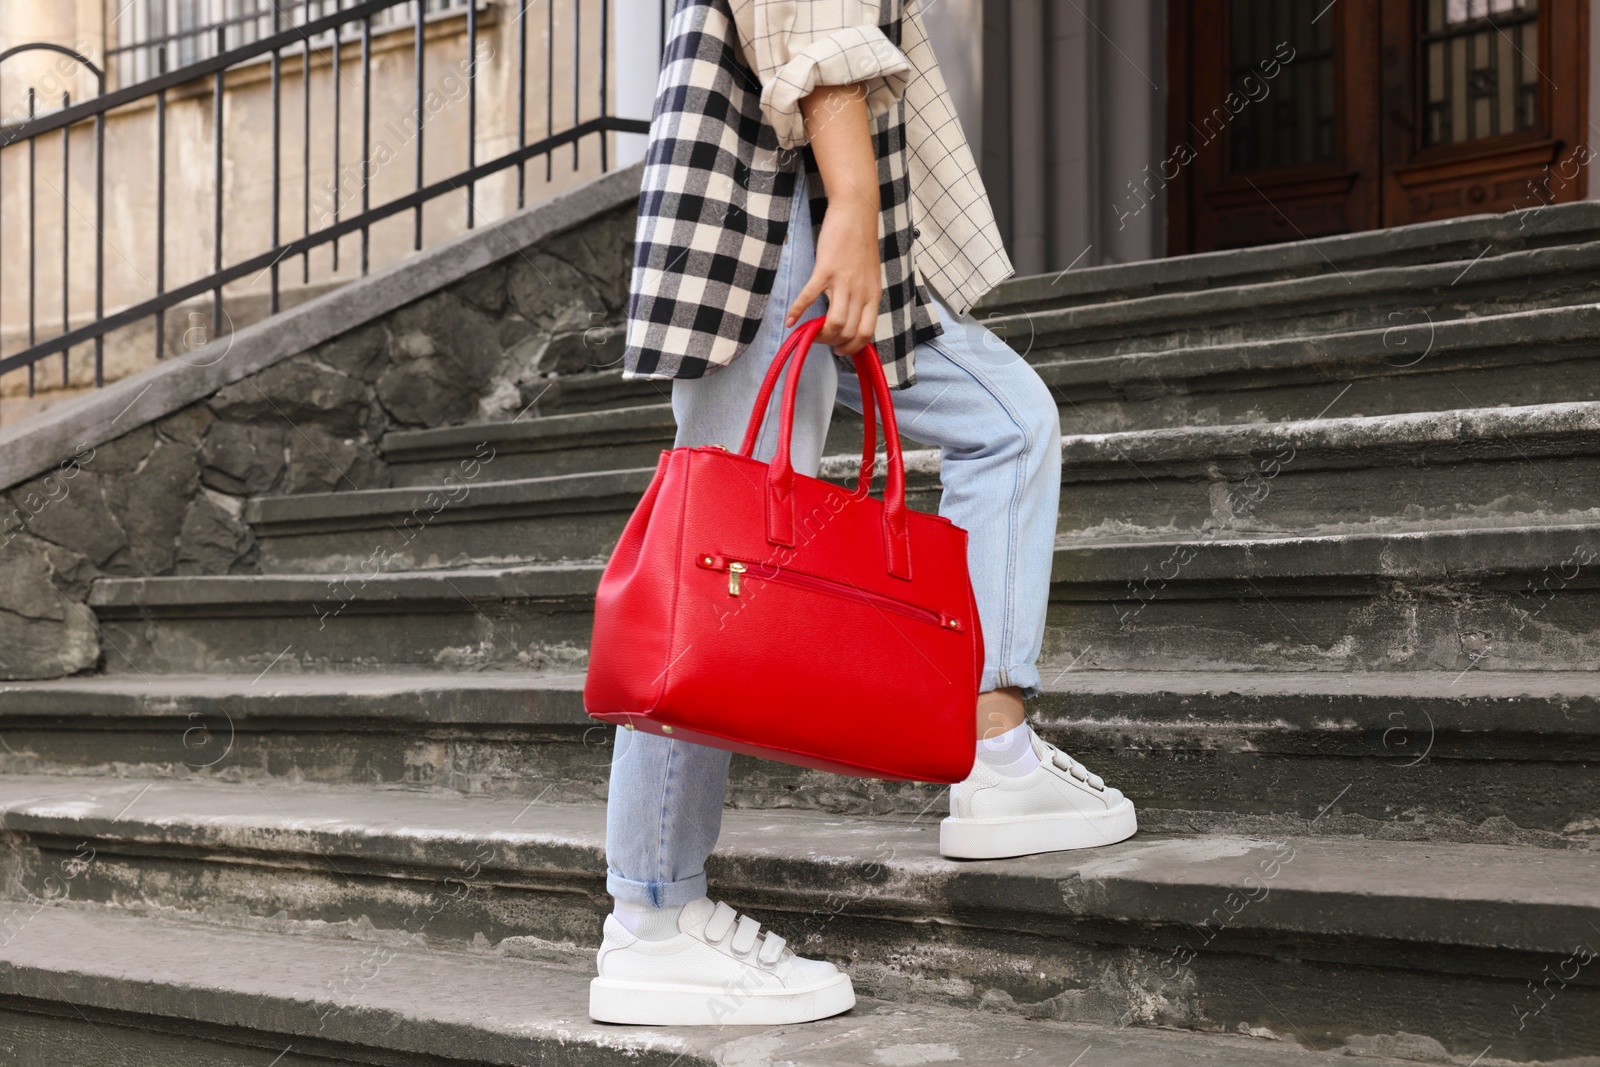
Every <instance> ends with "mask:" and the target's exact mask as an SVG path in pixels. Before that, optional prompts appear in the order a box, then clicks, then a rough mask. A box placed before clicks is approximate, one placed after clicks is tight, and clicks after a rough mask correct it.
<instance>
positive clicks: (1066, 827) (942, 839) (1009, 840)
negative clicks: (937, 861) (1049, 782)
mask: <svg viewBox="0 0 1600 1067" xmlns="http://www.w3.org/2000/svg"><path fill="white" fill-rule="evenodd" d="M1138 829H1139V819H1138V816H1136V815H1135V814H1134V811H1133V801H1131V800H1128V799H1126V798H1124V799H1123V801H1122V803H1121V804H1119V805H1117V806H1116V807H1114V808H1111V809H1110V810H1108V811H1103V812H1100V813H1099V814H1097V815H1085V814H1083V813H1081V812H1051V813H1049V814H1046V815H1011V816H1007V817H1005V818H998V819H958V818H956V817H955V816H954V815H951V816H948V817H947V818H946V819H945V820H944V821H943V822H941V823H940V824H939V854H940V855H942V856H944V857H946V858H947V859H956V860H997V859H1008V858H1010V857H1012V856H1031V855H1033V854H1034V853H1037V852H1067V851H1070V850H1072V849H1079V848H1098V847H1099V846H1101V845H1114V844H1116V843H1117V842H1118V841H1126V840H1127V839H1128V838H1130V837H1132V836H1133V835H1134V834H1135V833H1136V832H1137V831H1138Z"/></svg>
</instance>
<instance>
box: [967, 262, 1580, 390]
mask: <svg viewBox="0 0 1600 1067" xmlns="http://www.w3.org/2000/svg"><path fill="white" fill-rule="evenodd" d="M1596 296H1600V243H1596V244H1582V245H1574V246H1565V247H1557V248H1542V249H1537V250H1532V251H1522V252H1512V253H1509V254H1503V255H1502V254H1490V255H1485V256H1483V257H1482V258H1479V259H1471V260H1466V261H1461V262H1448V263H1429V264H1423V265H1416V266H1384V267H1378V268H1374V269H1370V270H1362V271H1351V272H1346V271H1339V272H1337V273H1335V274H1323V275H1319V276H1317V277H1312V278H1297V279H1293V280H1288V281H1272V282H1262V283H1256V284H1250V285H1235V286H1227V287H1222V288H1211V289H1206V290H1204V291H1201V292H1189V293H1171V294H1163V295H1159V296H1147V297H1139V298H1134V299H1120V300H1115V301H1112V302H1108V303H1103V304H1091V305H1086V306H1078V307H1071V306H1069V307H1060V306H1058V305H1056V304H1055V303H1053V302H1042V303H1040V304H1039V305H1037V306H1034V307H1022V308H1019V309H1017V311H1016V312H1015V313H1013V314H1010V315H1005V316H994V317H992V318H989V319H986V320H985V322H986V325H988V326H989V328H990V329H991V330H993V331H994V332H995V333H997V334H999V335H1000V336H1001V337H1003V338H1004V339H1005V340H1006V342H1007V343H1008V344H1010V345H1011V347H1012V348H1014V349H1016V350H1017V351H1019V352H1023V353H1026V354H1027V355H1028V356H1029V358H1031V359H1037V360H1039V361H1041V362H1049V361H1053V360H1061V359H1089V358H1096V357H1105V356H1115V355H1124V354H1128V353H1141V352H1157V351H1167V350H1171V349H1175V348H1205V347H1218V346H1225V345H1233V344H1241V343H1244V342H1249V341H1259V340H1269V339H1272V340H1276V339H1284V338H1290V337H1316V336H1320V335H1324V334H1329V333H1347V332H1350V331H1352V330H1366V329H1380V330H1387V329H1390V328H1393V327H1397V326H1401V325H1407V326H1416V325H1420V324H1425V323H1435V324H1438V323H1443V322H1447V321H1450V320H1456V319H1463V318H1477V317H1482V316H1485V315H1498V314H1506V313H1508V312H1516V311H1528V310H1532V309H1535V308H1556V307H1568V306H1572V305H1576V304H1586V303H1592V302H1593V301H1594V300H1595V298H1596Z"/></svg>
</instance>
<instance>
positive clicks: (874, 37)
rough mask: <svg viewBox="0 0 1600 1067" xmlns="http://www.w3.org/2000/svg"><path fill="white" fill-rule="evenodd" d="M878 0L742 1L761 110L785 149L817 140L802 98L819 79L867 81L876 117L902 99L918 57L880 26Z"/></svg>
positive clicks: (739, 14) (742, 26)
mask: <svg viewBox="0 0 1600 1067" xmlns="http://www.w3.org/2000/svg"><path fill="white" fill-rule="evenodd" d="M879 6H880V5H879V4H878V3H876V2H875V0H734V3H733V8H734V17H735V21H736V22H737V23H738V26H739V36H740V37H741V38H742V42H741V43H743V44H744V46H745V52H746V58H747V59H748V60H749V62H750V65H751V67H752V68H754V70H755V72H756V75H757V77H759V78H760V79H761V110H762V113H763V114H764V115H765V116H766V119H767V122H769V123H770V124H771V125H772V127H773V129H774V130H776V131H777V134H778V143H779V144H780V145H782V146H783V147H784V148H797V147H799V146H800V145H803V144H805V143H806V142H807V141H808V140H810V132H809V131H808V130H807V129H806V121H805V116H804V114H802V113H801V111H800V101H801V100H803V99H804V98H805V97H806V96H808V95H809V94H810V93H811V91H812V90H814V89H816V88H817V86H819V85H859V86H861V87H862V90H863V91H864V92H865V94H866V100H867V113H868V114H869V115H870V116H872V117H874V118H876V117H877V116H878V115H881V114H883V113H884V112H886V111H888V110H889V109H890V108H891V107H893V106H894V105H895V104H896V103H898V102H899V100H900V98H901V96H902V95H903V94H904V93H905V90H906V85H907V84H908V83H909V82H910V81H911V63H910V61H909V60H907V59H906V57H905V54H904V53H903V52H901V51H900V49H899V48H897V47H895V46H894V44H892V43H891V42H890V41H889V39H888V38H887V37H885V36H884V35H883V31H882V30H881V29H880V28H879V27H878V17H879V16H878V9H879Z"/></svg>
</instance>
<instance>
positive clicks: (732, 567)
mask: <svg viewBox="0 0 1600 1067" xmlns="http://www.w3.org/2000/svg"><path fill="white" fill-rule="evenodd" d="M743 573H744V564H743V563H737V562H735V563H730V564H728V595H729V596H738V595H739V576H740V575H742V574H743Z"/></svg>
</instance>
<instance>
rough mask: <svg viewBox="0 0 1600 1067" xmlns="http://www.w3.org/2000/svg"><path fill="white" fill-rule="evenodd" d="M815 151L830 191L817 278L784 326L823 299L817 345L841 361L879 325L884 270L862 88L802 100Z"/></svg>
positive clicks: (825, 91) (823, 91)
mask: <svg viewBox="0 0 1600 1067" xmlns="http://www.w3.org/2000/svg"><path fill="white" fill-rule="evenodd" d="M800 107H801V110H802V111H803V112H804V113H805V116H806V127H807V129H808V130H809V131H810V133H811V150H812V152H813V153H814V154H815V155H816V157H817V169H818V170H819V171H820V172H821V174H822V184H823V187H824V189H825V190H826V192H827V194H828V212H827V214H826V215H824V216H823V219H822V232H821V233H820V234H819V235H818V237H817V261H816V266H815V267H814V268H813V270H812V272H811V278H810V280H809V281H807V282H806V285H805V288H804V289H802V290H801V291H800V295H799V297H797V298H796V299H795V302H794V303H793V304H791V305H790V306H789V314H788V316H787V317H786V318H785V320H784V326H785V327H786V328H787V327H790V326H793V325H794V324H795V322H796V321H798V320H799V318H800V316H801V315H802V314H804V313H805V310H806V308H808V307H810V306H811V305H812V304H813V303H814V302H815V301H816V299H817V297H818V296H820V295H822V294H824V293H826V294H827V296H828V319H827V322H826V324H824V326H823V328H822V332H821V333H819V334H818V335H817V340H819V341H821V342H822V343H823V344H825V345H831V346H832V347H833V350H834V351H835V352H837V353H839V354H840V355H843V356H853V355H855V354H856V353H857V352H859V351H860V350H861V348H862V346H864V345H865V344H866V343H867V342H868V341H871V340H872V335H873V333H874V332H876V330H877V326H878V304H879V302H880V301H881V300H882V298H883V268H882V263H881V261H880V258H879V251H878V224H879V218H880V214H879V203H878V161H877V158H876V157H875V156H874V154H873V151H872V133H871V130H870V127H869V125H868V119H867V103H866V95H865V94H864V93H862V92H860V91H859V87H839V86H822V87H820V88H818V89H816V90H815V91H813V92H812V93H811V94H810V95H809V96H807V97H806V98H805V99H804V100H802V101H801V102H800Z"/></svg>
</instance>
